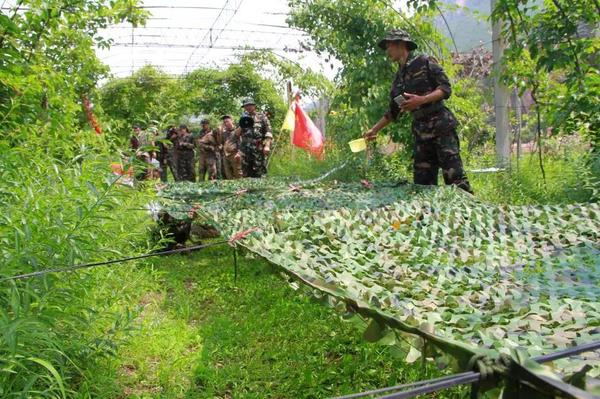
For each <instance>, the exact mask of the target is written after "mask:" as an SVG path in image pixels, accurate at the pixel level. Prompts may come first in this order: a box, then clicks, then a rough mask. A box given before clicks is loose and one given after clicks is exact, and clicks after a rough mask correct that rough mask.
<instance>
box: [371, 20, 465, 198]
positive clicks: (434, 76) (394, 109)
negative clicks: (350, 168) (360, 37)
mask: <svg viewBox="0 0 600 399" xmlns="http://www.w3.org/2000/svg"><path fill="white" fill-rule="evenodd" d="M379 47H380V48H381V49H383V50H385V51H386V53H387V55H388V57H389V58H390V59H391V60H392V61H393V62H397V63H398V65H399V68H398V72H397V73H396V76H395V78H394V82H393V83H392V88H391V92H390V105H389V110H388V112H386V113H385V114H384V115H383V117H382V118H381V119H380V120H379V121H378V122H377V123H376V124H375V126H373V127H372V128H371V129H369V130H367V131H366V132H365V133H364V137H365V139H367V140H374V139H375V137H376V136H377V133H378V132H379V131H380V130H381V129H383V128H384V127H386V126H387V125H388V124H389V123H390V122H392V121H394V120H396V118H397V117H398V114H399V113H400V112H410V113H411V114H412V132H413V136H414V138H415V146H414V164H413V176H414V182H415V184H423V185H437V181H438V170H439V168H441V169H442V174H443V176H444V182H445V183H446V184H454V185H456V186H458V187H460V188H462V189H463V190H465V191H467V192H469V193H472V192H473V191H472V190H471V186H470V185H469V180H468V179H467V175H466V174H465V171H464V169H463V165H462V160H461V158H460V153H459V140H458V136H457V134H456V126H457V124H458V123H457V121H456V118H455V117H454V115H453V114H452V112H451V111H450V110H449V109H448V108H446V106H445V105H444V100H445V99H447V98H448V97H450V94H451V92H452V90H451V88H450V82H449V80H448V77H447V76H446V74H445V73H444V71H443V69H442V67H441V66H440V65H439V64H438V63H437V61H436V60H435V59H433V58H432V57H428V56H425V55H419V56H415V55H414V54H413V51H414V50H415V49H416V48H417V45H416V44H415V42H413V41H412V40H411V39H410V37H409V35H408V34H407V33H406V32H404V31H402V30H397V29H396V30H392V31H391V32H389V33H388V34H387V35H386V36H385V38H384V39H383V40H381V41H380V42H379Z"/></svg>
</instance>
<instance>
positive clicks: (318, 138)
mask: <svg viewBox="0 0 600 399" xmlns="http://www.w3.org/2000/svg"><path fill="white" fill-rule="evenodd" d="M295 105H296V110H295V113H296V124H295V126H294V134H293V136H292V143H293V144H294V145H295V146H296V147H300V148H304V149H305V150H307V151H309V152H310V153H311V154H314V155H316V156H317V158H321V157H322V156H323V144H324V141H325V139H324V137H323V133H321V131H320V130H319V128H318V127H317V126H316V125H315V124H314V123H313V121H312V120H311V119H310V118H309V117H308V115H307V114H306V112H304V110H303V109H302V107H300V104H299V103H298V101H296V104H295Z"/></svg>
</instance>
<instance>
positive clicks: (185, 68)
mask: <svg viewBox="0 0 600 399" xmlns="http://www.w3.org/2000/svg"><path fill="white" fill-rule="evenodd" d="M229 1H230V0H225V4H223V7H222V8H221V11H219V14H218V15H217V18H215V20H214V21H213V23H212V25H211V26H210V28H209V29H208V31H207V32H206V34H205V35H204V37H203V38H202V39H201V40H200V42H199V43H198V46H197V47H194V50H192V52H191V54H190V56H189V57H188V59H187V62H186V63H185V67H184V68H183V73H186V72H187V70H188V65H189V63H190V61H191V60H192V57H193V56H194V54H196V50H197V48H199V47H200V46H201V45H202V43H203V42H204V40H205V39H206V38H207V37H208V35H209V34H210V33H211V32H212V29H213V27H214V26H215V24H216V23H217V21H218V20H219V18H220V17H221V14H222V13H223V11H224V10H225V7H227V5H228V4H229Z"/></svg>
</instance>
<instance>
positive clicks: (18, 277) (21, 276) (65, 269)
mask: <svg viewBox="0 0 600 399" xmlns="http://www.w3.org/2000/svg"><path fill="white" fill-rule="evenodd" d="M228 242H229V241H228V240H223V241H218V242H213V243H210V244H203V245H196V246H192V247H187V248H179V249H173V250H169V251H162V252H154V253H149V254H143V255H137V256H130V257H128V258H121V259H113V260H108V261H103V262H93V263H85V264H82V265H75V266H71V267H63V268H58V269H46V270H40V271H37V272H32V273H25V274H19V275H16V276H11V277H5V278H3V279H0V283H3V282H5V281H11V280H22V279H26V278H31V277H38V276H43V275H46V274H50V273H63V272H70V271H74V270H79V269H86V268H91V267H97V266H106V265H112V264H114V263H123V262H129V261H132V260H138V259H145V258H151V257H154V256H163V255H171V254H178V253H181V252H191V251H198V250H200V249H204V248H209V247H214V246H217V245H223V244H226V243H228Z"/></svg>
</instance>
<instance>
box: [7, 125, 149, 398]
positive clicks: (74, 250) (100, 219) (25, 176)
mask: <svg viewBox="0 0 600 399" xmlns="http://www.w3.org/2000/svg"><path fill="white" fill-rule="evenodd" d="M88 134H89V133H88ZM0 145H1V151H0V170H1V179H0V181H1V182H2V184H1V185H0V193H1V195H0V204H1V205H2V208H3V209H4V212H3V213H2V216H1V217H0V236H1V237H2V250H1V252H2V267H1V268H0V269H1V275H2V277H7V276H10V275H15V274H19V273H26V272H31V271H38V270H42V269H52V268H57V267H65V266H69V265H72V264H76V263H82V262H85V261H90V260H101V259H107V258H112V257H116V256H119V255H122V254H124V253H126V254H129V253H131V252H134V251H135V252H137V251H139V247H140V246H142V247H144V246H145V226H144V224H139V223H137V226H138V228H133V229H132V228H129V227H125V226H127V225H131V224H129V222H128V220H129V221H130V220H132V217H133V216H134V215H133V214H131V212H127V211H126V210H125V209H124V208H126V207H132V206H133V205H132V204H134V203H137V202H139V201H143V199H142V198H144V196H143V195H142V194H141V193H140V194H135V195H132V194H133V193H131V192H130V189H129V188H126V189H123V188H119V187H118V185H115V177H114V176H112V175H110V174H109V173H110V169H109V167H108V162H107V160H106V159H105V158H95V157H94V156H91V155H89V156H86V155H85V153H82V154H81V155H79V156H78V157H77V158H75V159H74V160H71V161H67V162H58V161H56V160H54V159H52V158H51V157H49V156H48V154H46V153H45V151H44V149H42V148H41V147H38V150H37V151H34V150H32V149H31V148H25V147H13V148H10V147H9V146H8V145H7V143H6V142H2V143H1V144H0ZM122 223H125V224H122ZM94 276H95V274H94V273H93V272H90V273H85V272H81V273H78V274H77V275H61V276H58V275H54V274H49V275H45V276H43V277H39V278H34V279H30V280H24V281H16V282H8V281H3V282H2V283H1V287H0V304H1V306H0V308H1V309H2V310H1V312H0V336H1V337H2V339H1V340H0V359H2V360H1V363H2V371H1V372H0V387H1V389H2V396H3V397H10V396H11V395H17V394H22V395H23V396H30V395H33V396H39V397H65V395H67V396H71V395H70V394H71V392H72V390H73V389H74V388H76V386H77V381H79V380H80V379H81V377H82V372H83V371H82V370H85V368H86V367H88V366H89V365H90V364H93V363H94V362H95V361H97V360H98V359H99V358H101V357H105V356H109V355H112V354H114V350H115V346H116V344H117V343H119V342H120V341H121V340H122V339H123V334H124V333H125V332H126V327H127V324H128V323H129V321H130V316H129V315H128V314H127V313H114V312H112V311H111V309H110V307H109V306H104V305H103V303H102V301H100V300H99V299H101V298H100V297H99V296H98V292H97V291H95V289H94V286H95V279H94Z"/></svg>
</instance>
